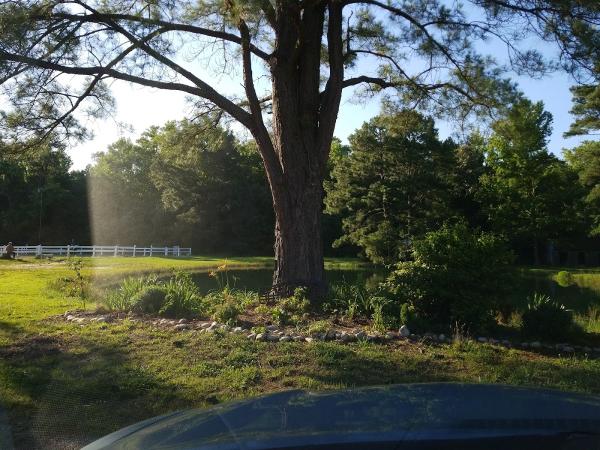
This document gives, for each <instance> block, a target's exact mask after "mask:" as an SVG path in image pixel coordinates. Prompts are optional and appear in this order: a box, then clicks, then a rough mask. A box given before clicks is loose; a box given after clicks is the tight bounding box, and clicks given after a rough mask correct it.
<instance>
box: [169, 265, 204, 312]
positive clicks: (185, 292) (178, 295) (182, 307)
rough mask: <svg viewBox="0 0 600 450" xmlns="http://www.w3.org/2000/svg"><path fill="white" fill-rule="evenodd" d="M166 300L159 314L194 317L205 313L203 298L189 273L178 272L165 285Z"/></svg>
mask: <svg viewBox="0 0 600 450" xmlns="http://www.w3.org/2000/svg"><path fill="white" fill-rule="evenodd" d="M164 288H165V291H166V294H165V302H164V304H163V306H162V307H161V308H160V310H159V314H160V315H163V316H167V317H176V318H178V317H193V316H197V315H201V314H204V313H205V312H206V311H205V308H204V305H203V299H202V296H201V295H200V292H199V291H198V286H196V284H195V283H194V281H193V280H192V276H191V275H190V274H189V273H185V272H177V273H176V274H175V276H173V277H172V278H171V279H170V280H169V281H167V282H166V283H165V285H164Z"/></svg>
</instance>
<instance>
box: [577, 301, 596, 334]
mask: <svg viewBox="0 0 600 450" xmlns="http://www.w3.org/2000/svg"><path fill="white" fill-rule="evenodd" d="M574 319H575V322H576V323H577V324H579V325H580V326H581V327H582V328H583V329H584V330H585V331H587V332H588V333H600V307H598V306H597V305H592V306H590V307H589V308H588V310H587V311H586V312H585V313H584V314H577V315H576V316H575V318H574Z"/></svg>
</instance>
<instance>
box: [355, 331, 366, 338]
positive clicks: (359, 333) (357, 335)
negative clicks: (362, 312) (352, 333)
mask: <svg viewBox="0 0 600 450" xmlns="http://www.w3.org/2000/svg"><path fill="white" fill-rule="evenodd" d="M365 337H367V333H365V332H364V331H362V330H360V331H359V332H358V333H356V338H357V339H364V338H365Z"/></svg>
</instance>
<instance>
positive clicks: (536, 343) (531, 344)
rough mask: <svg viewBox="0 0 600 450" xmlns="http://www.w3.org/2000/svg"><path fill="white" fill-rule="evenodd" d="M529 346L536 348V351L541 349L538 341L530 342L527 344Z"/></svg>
mask: <svg viewBox="0 0 600 450" xmlns="http://www.w3.org/2000/svg"><path fill="white" fill-rule="evenodd" d="M529 346H530V347H531V348H536V349H537V348H541V347H542V344H541V343H540V342H539V341H533V342H531V343H530V344H529Z"/></svg>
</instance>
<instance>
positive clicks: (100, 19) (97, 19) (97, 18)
mask: <svg viewBox="0 0 600 450" xmlns="http://www.w3.org/2000/svg"><path fill="white" fill-rule="evenodd" d="M53 17H58V18H62V19H67V20H73V21H80V22H89V23H106V22H107V21H121V20H125V21H129V22H135V23H141V24H144V25H155V26H160V27H161V28H166V29H168V31H183V32H186V33H193V34H200V35H203V36H208V37H213V38H216V39H222V40H224V41H228V42H232V43H234V44H238V45H242V38H241V37H239V36H236V35H235V34H232V33H227V32H226V31H218V30H211V29H209V28H204V27H199V26H195V25H188V24H184V23H172V22H168V21H165V20H158V19H146V18H144V17H139V16H134V15H131V14H108V13H100V12H97V11H96V12H93V13H91V14H84V15H81V14H68V13H55V14H53ZM37 18H38V19H41V20H47V17H44V16H40V17H37ZM250 51H251V52H252V53H254V54H255V55H256V56H258V57H259V58H261V59H264V60H265V61H267V60H268V59H269V57H270V55H269V54H268V53H267V52H265V51H263V50H261V49H260V48H258V47H256V46H255V45H254V44H250Z"/></svg>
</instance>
